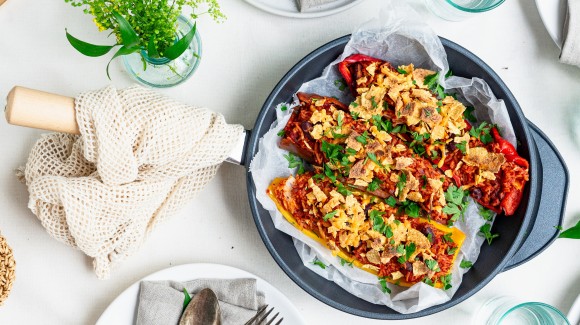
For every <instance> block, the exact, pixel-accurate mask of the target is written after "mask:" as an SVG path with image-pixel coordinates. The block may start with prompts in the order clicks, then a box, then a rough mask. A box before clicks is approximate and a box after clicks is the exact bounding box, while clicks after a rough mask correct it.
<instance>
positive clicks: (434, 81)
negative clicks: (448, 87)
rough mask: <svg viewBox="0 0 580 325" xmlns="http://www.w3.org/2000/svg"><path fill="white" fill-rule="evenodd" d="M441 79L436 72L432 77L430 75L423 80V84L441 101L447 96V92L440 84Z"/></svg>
mask: <svg viewBox="0 0 580 325" xmlns="http://www.w3.org/2000/svg"><path fill="white" fill-rule="evenodd" d="M438 79H439V72H436V73H434V74H432V75H428V76H426V77H425V79H424V80H423V84H424V85H425V86H426V87H427V88H429V89H430V90H431V91H432V92H434V93H436V94H437V96H438V97H439V98H440V99H443V98H445V97H446V96H447V94H445V90H444V89H443V87H442V86H441V85H440V84H439V83H438Z"/></svg>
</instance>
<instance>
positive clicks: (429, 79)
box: [423, 72, 439, 89]
mask: <svg viewBox="0 0 580 325" xmlns="http://www.w3.org/2000/svg"><path fill="white" fill-rule="evenodd" d="M437 78H439V72H436V73H434V74H430V75H428V76H425V79H424V80H423V84H424V85H425V87H427V88H429V89H431V88H434V87H435V86H436V85H437Z"/></svg>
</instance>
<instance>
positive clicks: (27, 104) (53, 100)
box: [5, 86, 80, 134]
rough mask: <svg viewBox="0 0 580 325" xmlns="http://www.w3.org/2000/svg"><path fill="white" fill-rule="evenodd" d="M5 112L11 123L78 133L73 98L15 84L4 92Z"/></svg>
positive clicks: (7, 119)
mask: <svg viewBox="0 0 580 325" xmlns="http://www.w3.org/2000/svg"><path fill="white" fill-rule="evenodd" d="M5 114H6V121H7V122H8V123H10V124H13V125H20V126H27V127H31V128H35V129H43V130H49V131H56V132H64V133H72V134H80V131H79V126H78V124H77V120H76V113H75V100H74V98H70V97H66V96H61V95H56V94H51V93H47V92H44V91H40V90H34V89H29V88H24V87H20V86H16V87H14V88H12V90H10V92H9V93H8V98H7V104H6V111H5Z"/></svg>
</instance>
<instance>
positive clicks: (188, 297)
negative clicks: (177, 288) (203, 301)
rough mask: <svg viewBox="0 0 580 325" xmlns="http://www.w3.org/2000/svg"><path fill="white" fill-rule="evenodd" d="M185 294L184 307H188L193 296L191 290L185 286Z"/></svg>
mask: <svg viewBox="0 0 580 325" xmlns="http://www.w3.org/2000/svg"><path fill="white" fill-rule="evenodd" d="M183 294H184V295H185V298H183V309H185V307H187V305H188V304H189V302H190V301H191V296H190V295H189V292H187V289H185V288H183Z"/></svg>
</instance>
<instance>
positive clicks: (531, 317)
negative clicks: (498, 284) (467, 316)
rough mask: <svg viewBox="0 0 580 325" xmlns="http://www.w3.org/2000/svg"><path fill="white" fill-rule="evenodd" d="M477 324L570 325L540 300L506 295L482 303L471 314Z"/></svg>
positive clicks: (561, 315) (552, 308)
mask: <svg viewBox="0 0 580 325" xmlns="http://www.w3.org/2000/svg"><path fill="white" fill-rule="evenodd" d="M472 323H473V324H478V325H500V324H501V325H536V324H538V325H540V324H550V325H570V323H569V322H568V320H567V319H566V316H564V315H563V314H562V312H560V311H559V310H558V309H556V308H554V307H552V306H550V305H548V304H544V303H541V302H522V301H521V300H520V299H517V298H514V297H508V296H501V297H496V298H492V299H490V300H488V301H487V302H485V303H483V304H482V305H481V306H480V307H479V309H478V310H477V312H476V313H475V314H474V316H473V321H472Z"/></svg>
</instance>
